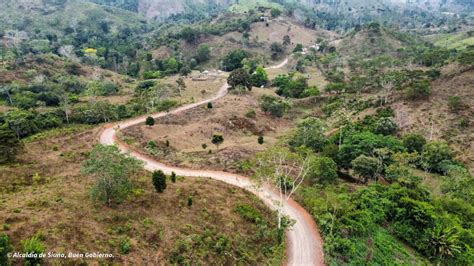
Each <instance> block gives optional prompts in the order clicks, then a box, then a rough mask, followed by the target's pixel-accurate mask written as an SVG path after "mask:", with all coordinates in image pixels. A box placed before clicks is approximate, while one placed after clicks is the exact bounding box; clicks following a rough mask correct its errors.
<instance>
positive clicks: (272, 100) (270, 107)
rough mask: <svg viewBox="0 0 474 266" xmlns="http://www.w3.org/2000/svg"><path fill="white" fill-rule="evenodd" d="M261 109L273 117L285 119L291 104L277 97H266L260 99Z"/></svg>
mask: <svg viewBox="0 0 474 266" xmlns="http://www.w3.org/2000/svg"><path fill="white" fill-rule="evenodd" d="M260 108H262V111H263V112H265V113H270V114H271V115H272V116H275V117H283V115H284V114H285V113H286V112H287V111H288V109H290V104H288V103H287V102H286V101H284V100H281V99H278V98H276V97H273V96H268V95H264V96H262V98H261V99H260Z"/></svg>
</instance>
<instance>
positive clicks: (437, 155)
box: [421, 141, 453, 173]
mask: <svg viewBox="0 0 474 266" xmlns="http://www.w3.org/2000/svg"><path fill="white" fill-rule="evenodd" d="M421 156H422V164H423V168H424V169H426V170H430V171H434V172H437V173H444V172H445V170H446V169H445V166H446V165H447V164H451V161H452V159H453V153H452V151H451V149H450V148H449V146H448V144H447V143H446V142H443V141H432V142H429V143H427V144H426V145H425V146H424V147H423V152H422V153H421Z"/></svg>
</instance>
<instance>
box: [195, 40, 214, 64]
mask: <svg viewBox="0 0 474 266" xmlns="http://www.w3.org/2000/svg"><path fill="white" fill-rule="evenodd" d="M210 57H211V49H210V48H209V45H207V44H201V45H199V47H198V49H197V51H196V56H195V58H196V60H197V61H198V63H204V62H206V61H208V60H209V58H210Z"/></svg>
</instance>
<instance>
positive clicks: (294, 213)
mask: <svg viewBox="0 0 474 266" xmlns="http://www.w3.org/2000/svg"><path fill="white" fill-rule="evenodd" d="M287 63H288V59H285V60H284V61H283V62H282V63H280V64H278V65H275V66H271V67H267V68H266V69H276V68H281V67H283V66H285V65H286V64H287ZM228 87H229V86H228V84H227V83H225V84H224V85H222V87H221V88H220V89H219V91H218V93H217V94H216V95H215V96H214V97H212V98H210V99H206V100H203V101H200V102H197V103H193V104H190V105H186V106H182V107H179V108H177V109H174V110H172V111H170V112H161V113H156V114H153V115H151V116H152V117H154V118H160V117H164V116H167V115H170V114H178V113H180V112H183V111H185V110H189V109H192V108H195V107H197V106H201V105H204V104H207V103H208V102H212V101H215V100H217V99H220V98H222V97H224V96H225V95H226V94H227V89H228ZM147 116H149V115H144V116H140V117H136V118H133V119H130V120H126V121H122V122H118V123H115V124H110V125H107V126H106V127H105V128H104V130H103V131H102V133H101V135H100V143H101V144H104V145H117V146H118V147H119V149H120V150H121V151H122V152H126V153H129V154H130V155H131V156H134V157H135V158H137V159H139V160H141V161H143V162H144V163H145V169H146V170H149V171H154V170H162V171H163V172H165V173H166V174H168V175H169V174H171V172H172V171H173V172H175V173H176V174H177V175H179V176H193V177H208V178H212V179H215V180H219V181H222V182H225V183H228V184H231V185H234V186H237V187H240V188H244V189H246V190H248V191H250V192H252V193H254V194H255V195H256V196H258V197H259V198H260V199H261V200H262V201H263V202H264V203H265V204H266V205H267V206H269V207H270V208H272V209H276V206H277V205H276V203H277V202H278V199H279V196H278V194H277V193H276V192H275V191H274V190H273V189H272V188H270V187H257V186H256V185H255V183H254V182H253V181H252V180H250V179H249V178H248V177H245V176H240V175H237V174H232V173H227V172H221V171H211V170H191V169H184V168H177V167H172V166H169V165H165V164H163V163H160V162H157V161H155V160H154V159H152V158H150V157H148V156H146V155H143V154H141V153H139V152H137V151H134V150H131V149H130V148H129V147H128V146H127V145H126V144H125V143H123V142H121V141H120V140H119V139H118V138H117V136H116V133H117V131H118V130H119V129H124V128H127V127H131V126H134V125H137V124H140V123H143V122H144V121H145V118H146V117H147ZM283 213H284V214H285V215H287V216H289V217H290V218H291V219H293V220H295V224H294V225H293V227H292V228H291V229H290V230H289V231H288V232H287V251H286V253H287V254H286V255H287V261H286V263H287V264H288V265H324V254H323V248H322V244H323V242H322V239H321V237H320V235H319V232H318V229H317V227H316V224H315V222H314V221H313V219H312V217H311V216H310V214H309V213H308V212H306V210H304V209H303V208H302V207H301V206H300V205H299V204H298V203H296V202H295V201H294V200H292V199H290V200H288V201H285V202H284V206H283Z"/></svg>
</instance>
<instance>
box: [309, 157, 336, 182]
mask: <svg viewBox="0 0 474 266" xmlns="http://www.w3.org/2000/svg"><path fill="white" fill-rule="evenodd" d="M309 167H310V169H311V170H310V172H309V177H310V178H311V179H312V180H313V181H314V182H318V183H332V182H334V181H335V180H336V178H337V165H336V163H335V162H334V161H333V160H332V159H331V158H328V157H315V158H313V159H312V160H311V161H310V166H309Z"/></svg>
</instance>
